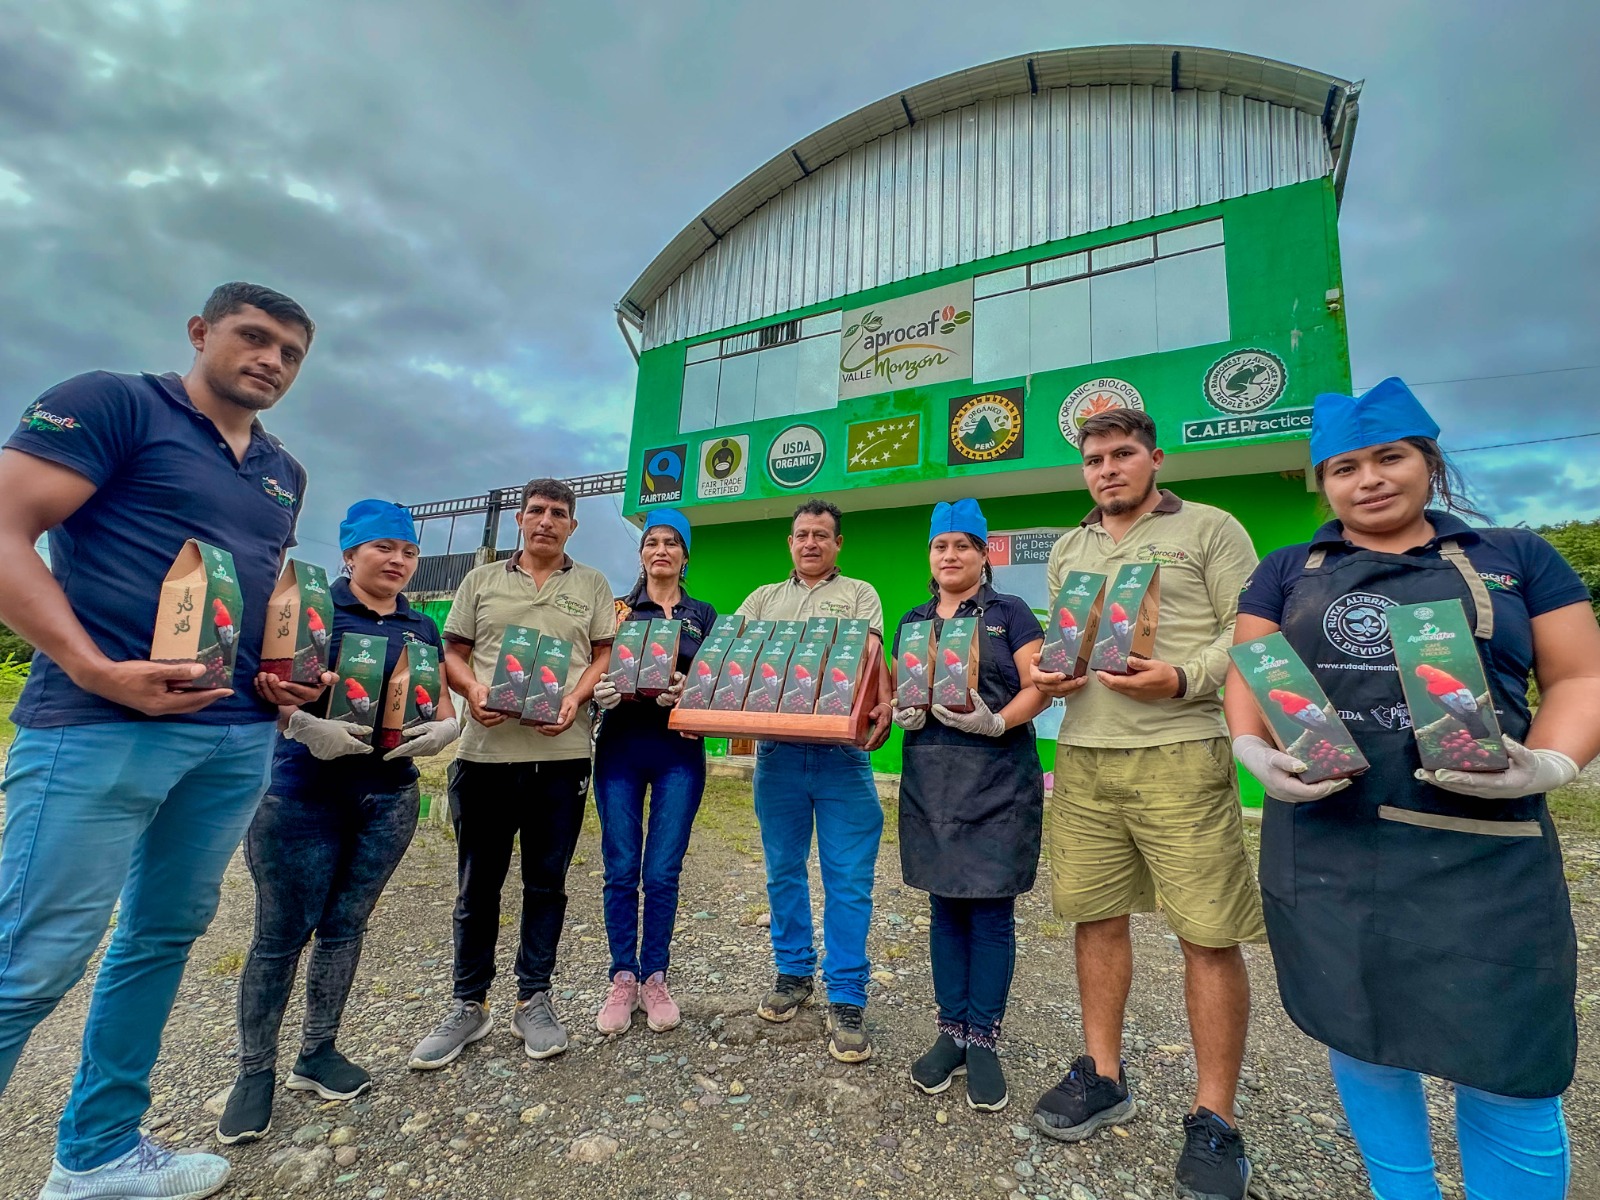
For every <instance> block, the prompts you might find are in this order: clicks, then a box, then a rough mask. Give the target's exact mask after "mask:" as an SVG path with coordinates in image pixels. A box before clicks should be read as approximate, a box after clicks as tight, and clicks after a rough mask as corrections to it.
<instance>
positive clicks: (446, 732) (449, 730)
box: [383, 717, 461, 762]
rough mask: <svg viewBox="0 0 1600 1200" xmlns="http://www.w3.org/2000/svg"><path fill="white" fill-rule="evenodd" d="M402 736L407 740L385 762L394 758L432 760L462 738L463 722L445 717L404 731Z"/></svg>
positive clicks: (388, 755) (392, 751)
mask: <svg viewBox="0 0 1600 1200" xmlns="http://www.w3.org/2000/svg"><path fill="white" fill-rule="evenodd" d="M400 736H401V737H402V738H404V739H405V740H404V741H403V742H401V743H400V744H399V745H398V746H396V747H395V748H394V749H393V750H391V751H389V753H387V754H385V755H384V756H383V761H384V762H388V761H389V760H390V759H392V758H432V757H433V756H434V755H435V754H438V753H439V752H440V751H441V750H443V749H444V748H445V747H446V746H448V745H449V744H450V743H451V742H453V741H455V740H456V739H457V738H458V737H460V736H461V722H460V721H459V720H457V719H456V718H455V717H445V718H443V719H442V720H438V721H429V722H428V723H427V724H426V725H416V726H413V727H412V728H410V729H402V730H401V731H400Z"/></svg>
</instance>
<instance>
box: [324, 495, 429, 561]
mask: <svg viewBox="0 0 1600 1200" xmlns="http://www.w3.org/2000/svg"><path fill="white" fill-rule="evenodd" d="M379 538H393V539H394V540H395V541H397V542H410V543H411V544H412V545H413V546H414V545H416V544H417V527H416V525H414V524H413V523H412V521H411V510H410V509H406V508H401V507H400V505H398V504H391V503H390V502H389V501H387V500H357V501H356V502H355V503H354V504H352V505H351V506H350V511H349V512H347V513H345V514H344V520H343V521H340V522H339V549H340V550H354V549H355V548H356V547H357V546H360V545H364V544H365V543H367V542H375V541H377V540H378V539H379Z"/></svg>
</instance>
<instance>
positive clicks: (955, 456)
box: [947, 388, 1023, 467]
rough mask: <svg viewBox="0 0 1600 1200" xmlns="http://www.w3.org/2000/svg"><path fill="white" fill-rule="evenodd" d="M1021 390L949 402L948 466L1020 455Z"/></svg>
mask: <svg viewBox="0 0 1600 1200" xmlns="http://www.w3.org/2000/svg"><path fill="white" fill-rule="evenodd" d="M1022 395H1023V393H1022V389H1021V388H1007V389H1006V390H1005V391H1003V392H985V393H984V394H983V395H981V396H958V397H956V398H955V399H954V400H951V401H950V451H949V456H948V459H947V461H948V463H949V465H950V466H952V467H959V466H964V465H965V464H967V463H974V462H996V461H999V460H1001V459H1008V458H1021V457H1022Z"/></svg>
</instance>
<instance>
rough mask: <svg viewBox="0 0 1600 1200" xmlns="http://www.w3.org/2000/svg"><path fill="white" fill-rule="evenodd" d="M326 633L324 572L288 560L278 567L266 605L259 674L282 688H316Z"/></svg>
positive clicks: (328, 603) (329, 604)
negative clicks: (285, 684) (283, 683)
mask: <svg viewBox="0 0 1600 1200" xmlns="http://www.w3.org/2000/svg"><path fill="white" fill-rule="evenodd" d="M332 633H333V597H332V596H331V595H330V594H329V592H328V573H327V572H326V571H324V570H323V569H322V568H321V567H319V566H317V565H316V564H315V563H308V562H301V561H300V560H299V559H297V558H291V559H290V560H289V561H288V562H286V563H284V564H283V570H282V571H281V572H280V573H279V575H278V583H277V586H276V587H274V588H273V589H272V599H271V600H269V601H268V602H267V633H266V637H265V638H264V639H263V640H262V643H261V669H262V670H263V671H265V672H267V673H268V674H269V675H276V676H277V677H278V678H279V679H281V680H284V681H286V682H288V683H310V684H320V683H321V682H322V673H323V672H324V671H326V670H328V639H329V638H330V637H331V636H332Z"/></svg>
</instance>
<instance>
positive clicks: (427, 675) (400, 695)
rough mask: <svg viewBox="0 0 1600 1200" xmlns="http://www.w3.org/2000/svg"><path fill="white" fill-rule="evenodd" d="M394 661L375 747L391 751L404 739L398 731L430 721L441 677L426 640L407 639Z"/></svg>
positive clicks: (435, 655)
mask: <svg viewBox="0 0 1600 1200" xmlns="http://www.w3.org/2000/svg"><path fill="white" fill-rule="evenodd" d="M405 651H406V652H405V653H404V654H402V655H401V656H400V658H399V659H398V660H397V661H396V662H395V664H394V672H393V673H392V674H391V675H390V676H389V684H388V688H387V689H386V691H385V697H386V698H385V700H384V704H383V720H382V721H381V723H380V725H379V730H378V749H380V750H393V749H394V748H395V747H396V746H398V745H400V743H401V742H403V741H404V740H405V738H404V737H403V736H402V734H403V733H404V732H405V731H406V730H407V729H415V728H416V727H417V726H419V725H426V724H427V723H428V722H429V721H431V720H433V718H434V715H435V714H436V713H437V711H438V705H439V693H440V692H441V691H442V690H443V687H444V678H443V675H442V674H441V672H440V669H439V649H438V647H437V646H430V645H428V644H427V643H426V642H407V643H406V647H405Z"/></svg>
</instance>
